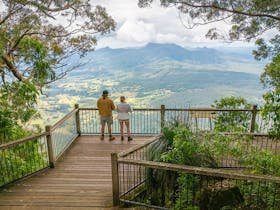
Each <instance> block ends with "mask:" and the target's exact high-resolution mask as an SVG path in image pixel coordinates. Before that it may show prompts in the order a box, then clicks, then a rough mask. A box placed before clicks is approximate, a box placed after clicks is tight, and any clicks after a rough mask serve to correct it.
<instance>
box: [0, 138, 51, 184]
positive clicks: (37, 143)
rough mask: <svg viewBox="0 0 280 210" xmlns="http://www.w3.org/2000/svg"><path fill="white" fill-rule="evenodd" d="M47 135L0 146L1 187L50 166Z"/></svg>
mask: <svg viewBox="0 0 280 210" xmlns="http://www.w3.org/2000/svg"><path fill="white" fill-rule="evenodd" d="M46 136H47V134H46V133H42V134H39V135H35V136H32V137H27V138H24V139H20V140H18V141H15V142H10V143H7V144H3V145H0V187H1V186H3V185H6V184H8V183H11V182H14V181H16V180H18V179H21V178H23V177H26V176H28V175H31V174H33V173H35V172H37V171H40V170H42V169H44V168H47V167H48V166H49V158H48V149H47V139H46Z"/></svg>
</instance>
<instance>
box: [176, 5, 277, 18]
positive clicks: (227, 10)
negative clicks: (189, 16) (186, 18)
mask: <svg viewBox="0 0 280 210" xmlns="http://www.w3.org/2000/svg"><path fill="white" fill-rule="evenodd" d="M174 4H183V5H187V6H189V7H194V8H212V9H217V10H221V11H224V12H229V13H233V14H239V15H245V16H249V17H267V18H271V19H274V20H278V21H280V17H278V16H273V15H270V14H263V13H250V12H242V11H238V10H234V9H228V8H223V7H219V6H217V5H215V4H212V5H196V4H191V3H187V2H183V1H175V2H174Z"/></svg>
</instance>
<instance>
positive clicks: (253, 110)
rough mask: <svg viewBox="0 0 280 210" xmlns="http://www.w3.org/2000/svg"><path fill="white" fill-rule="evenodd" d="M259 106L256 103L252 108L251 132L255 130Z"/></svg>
mask: <svg viewBox="0 0 280 210" xmlns="http://www.w3.org/2000/svg"><path fill="white" fill-rule="evenodd" d="M257 108H258V106H257V105H254V106H253V109H252V117H251V128H250V133H254V131H255V126H256V116H257V112H258V111H257Z"/></svg>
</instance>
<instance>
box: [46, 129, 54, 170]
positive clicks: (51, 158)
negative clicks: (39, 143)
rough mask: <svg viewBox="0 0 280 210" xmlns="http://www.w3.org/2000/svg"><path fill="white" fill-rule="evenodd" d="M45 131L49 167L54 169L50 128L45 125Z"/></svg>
mask: <svg viewBox="0 0 280 210" xmlns="http://www.w3.org/2000/svg"><path fill="white" fill-rule="evenodd" d="M45 130H46V132H48V134H47V136H46V138H47V145H48V154H49V163H50V167H51V168H54V155H53V144H52V135H51V126H50V125H47V126H46V128H45Z"/></svg>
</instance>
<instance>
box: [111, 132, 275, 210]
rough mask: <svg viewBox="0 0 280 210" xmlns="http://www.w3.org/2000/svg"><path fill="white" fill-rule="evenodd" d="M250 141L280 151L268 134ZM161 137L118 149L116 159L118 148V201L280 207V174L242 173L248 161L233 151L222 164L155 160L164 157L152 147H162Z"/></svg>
mask: <svg viewBox="0 0 280 210" xmlns="http://www.w3.org/2000/svg"><path fill="white" fill-rule="evenodd" d="M225 135H229V134H225ZM248 135H249V134H248ZM244 136H246V135H244ZM242 141H243V139H242ZM244 141H245V143H246V144H247V147H248V148H249V147H250V146H254V149H255V150H259V151H261V150H266V151H268V150H270V151H274V152H276V153H279V151H280V150H279V149H280V148H279V145H278V143H277V141H274V140H272V139H270V138H269V137H268V136H267V135H264V134H255V135H251V137H250V141H248V139H247V140H246V139H244ZM160 143H161V141H160V137H157V138H155V139H154V140H153V141H149V142H148V143H146V144H144V145H141V146H136V147H134V148H131V149H130V150H128V151H125V152H122V153H120V154H118V156H117V158H115V159H114V158H113V157H114V154H112V164H117V170H114V169H115V168H114V167H112V172H113V175H114V176H116V173H117V179H118V181H117V182H118V184H117V186H115V184H114V179H113V189H114V188H117V189H118V190H116V189H115V191H114V192H116V191H117V195H116V194H115V195H114V196H113V198H114V204H119V202H122V204H132V205H136V206H139V205H140V206H146V207H148V208H154V209H189V208H190V209H216V208H215V206H216V207H217V206H219V208H218V209H222V208H223V207H224V208H226V207H227V208H229V207H231V208H229V209H233V208H236V209H254V208H255V207H256V208H257V207H260V208H259V209H275V210H276V209H279V208H280V190H279V187H280V178H279V177H277V176H263V175H252V174H244V173H241V172H242V170H243V168H242V165H240V163H239V162H238V161H237V160H236V161H235V160H232V158H231V157H230V156H227V155H225V156H224V157H223V159H221V162H220V167H221V168H219V169H210V168H204V167H194V166H185V165H184V166H182V165H176V164H169V163H164V162H158V161H157V162H155V161H151V160H153V159H156V160H160V158H159V157H160V155H161V154H155V153H154V152H155V151H154V150H153V149H152V148H154V147H160ZM232 146H234V143H233V144H232ZM151 150H152V151H151ZM151 152H152V153H153V154H152V156H151ZM151 157H152V158H151ZM224 167H227V168H231V170H228V169H227V170H225V169H223V168H224ZM115 182H116V181H115ZM224 195H226V197H225V196H224ZM206 207H207V208H206Z"/></svg>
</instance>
